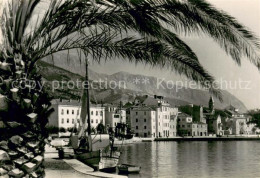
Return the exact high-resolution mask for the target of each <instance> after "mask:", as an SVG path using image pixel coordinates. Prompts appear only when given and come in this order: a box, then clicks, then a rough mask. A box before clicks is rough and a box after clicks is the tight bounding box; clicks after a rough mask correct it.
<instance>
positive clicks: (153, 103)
mask: <svg viewBox="0 0 260 178" xmlns="http://www.w3.org/2000/svg"><path fill="white" fill-rule="evenodd" d="M161 101H165V100H163V99H159V98H153V97H149V96H148V97H147V98H146V99H145V100H144V101H143V104H145V105H147V106H158V105H159V104H160V102H161ZM164 104H168V105H170V104H169V103H167V102H165V103H164Z"/></svg>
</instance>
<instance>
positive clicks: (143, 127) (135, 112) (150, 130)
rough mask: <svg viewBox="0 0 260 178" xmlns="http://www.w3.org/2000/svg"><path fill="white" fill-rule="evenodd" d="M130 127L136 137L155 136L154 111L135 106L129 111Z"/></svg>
mask: <svg viewBox="0 0 260 178" xmlns="http://www.w3.org/2000/svg"><path fill="white" fill-rule="evenodd" d="M130 117H131V127H132V130H133V131H134V133H135V136H136V137H149V138H154V137H155V136H156V109H153V108H151V107H147V106H137V107H134V108H132V109H131V111H130Z"/></svg>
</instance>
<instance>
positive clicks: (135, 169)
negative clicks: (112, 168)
mask: <svg viewBox="0 0 260 178" xmlns="http://www.w3.org/2000/svg"><path fill="white" fill-rule="evenodd" d="M140 170H141V167H140V166H135V165H130V164H121V165H119V166H118V171H119V173H124V174H129V173H139V172H140Z"/></svg>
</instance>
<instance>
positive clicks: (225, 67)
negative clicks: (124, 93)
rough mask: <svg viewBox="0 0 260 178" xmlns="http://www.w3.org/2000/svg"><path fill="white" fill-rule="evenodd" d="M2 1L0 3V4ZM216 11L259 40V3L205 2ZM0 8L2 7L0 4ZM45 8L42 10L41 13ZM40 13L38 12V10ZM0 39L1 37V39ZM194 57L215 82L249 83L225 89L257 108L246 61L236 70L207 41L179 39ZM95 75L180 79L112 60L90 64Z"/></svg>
mask: <svg viewBox="0 0 260 178" xmlns="http://www.w3.org/2000/svg"><path fill="white" fill-rule="evenodd" d="M3 1H5V0H0V3H1V2H3ZM208 1H209V2H210V3H211V4H213V5H214V6H215V7H217V8H218V9H221V10H224V11H226V12H228V13H229V14H230V15H232V16H234V17H236V19H237V20H238V21H239V22H241V23H242V24H244V25H245V26H247V27H248V28H249V29H250V30H251V31H253V32H254V33H255V34H256V35H257V36H258V37H259V36H260V0H208ZM0 7H1V4H0ZM43 7H44V6H41V7H40V9H42V8H43ZM38 9H39V8H38ZM0 38H1V36H0ZM182 39H183V40H184V41H185V42H187V44H188V45H190V46H191V48H192V49H193V50H194V52H195V53H196V54H197V56H198V58H199V60H200V61H201V63H202V64H203V66H204V68H205V69H207V70H208V71H209V72H210V73H211V74H212V75H213V76H214V77H215V78H216V79H217V80H222V81H223V80H226V81H230V82H232V84H233V86H234V84H235V82H238V81H239V80H240V81H248V82H249V84H250V85H249V88H250V89H228V91H229V92H230V93H232V94H234V95H235V96H236V97H238V98H239V99H240V100H241V101H243V102H244V103H245V105H246V107H247V108H248V109H253V108H260V92H259V91H260V73H259V71H258V70H257V68H256V67H254V66H253V65H252V64H250V62H249V61H248V60H247V59H243V60H242V66H241V67H239V66H238V65H237V64H236V63H235V62H234V61H233V60H232V59H231V57H229V56H227V55H226V54H225V52H224V51H223V50H222V49H220V47H219V46H218V45H217V44H216V43H215V42H214V41H213V40H212V39H210V38H207V37H200V38H198V37H188V38H187V37H182ZM91 68H92V69H93V70H95V71H96V72H102V73H107V74H112V73H115V72H119V71H126V72H129V73H137V74H142V75H149V76H155V77H159V78H166V79H167V80H177V79H183V77H179V76H178V75H177V74H176V73H174V72H171V71H169V70H165V69H164V70H161V69H157V68H151V67H149V66H144V65H138V66H136V65H135V64H129V63H126V62H125V61H124V62H122V61H121V60H114V61H111V62H106V63H102V64H101V65H100V64H95V63H92V64H91Z"/></svg>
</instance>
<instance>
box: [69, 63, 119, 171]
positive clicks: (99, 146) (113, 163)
mask: <svg viewBox="0 0 260 178" xmlns="http://www.w3.org/2000/svg"><path fill="white" fill-rule="evenodd" d="M85 82H86V83H87V86H86V88H84V90H83V95H82V105H81V114H80V120H81V121H80V127H79V132H78V133H77V134H76V135H74V136H71V144H72V147H73V148H74V152H75V157H76V159H78V160H79V161H81V162H83V163H85V164H87V165H89V166H90V167H92V168H94V170H100V171H105V172H114V171H115V170H116V167H117V165H118V162H119V158H120V152H119V151H117V149H116V147H114V133H113V130H111V131H110V132H109V134H102V135H101V134H100V135H99V136H98V135H91V122H90V97H89V96H90V95H89V83H88V82H89V77H88V62H86V76H85ZM86 117H87V121H86ZM86 126H88V127H87V135H86V132H85V130H86ZM79 142H80V143H79ZM78 143H79V144H78Z"/></svg>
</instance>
